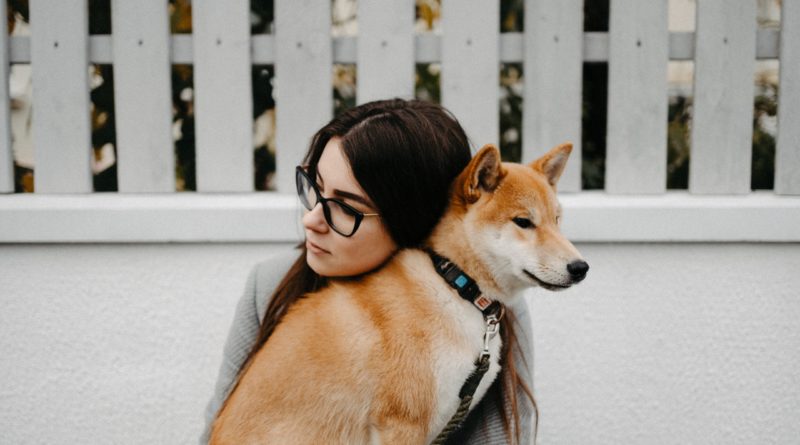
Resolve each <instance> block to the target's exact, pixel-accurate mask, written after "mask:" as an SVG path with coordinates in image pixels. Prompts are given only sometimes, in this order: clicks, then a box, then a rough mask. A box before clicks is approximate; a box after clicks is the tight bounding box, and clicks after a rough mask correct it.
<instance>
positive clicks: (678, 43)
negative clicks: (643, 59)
mask: <svg viewBox="0 0 800 445" xmlns="http://www.w3.org/2000/svg"><path fill="white" fill-rule="evenodd" d="M522 41H523V33H519V32H504V33H502V34H500V61H501V62H509V63H514V62H522V53H523V47H522ZM669 41H670V44H669V45H670V46H669V58H670V60H693V59H694V33H693V32H672V33H670V36H669ZM756 41H757V47H756V58H757V59H764V60H766V59H777V58H778V46H779V45H778V43H779V31H778V30H776V29H759V30H758V34H757V38H756ZM250 42H251V43H250V44H251V46H252V62H253V63H254V64H260V65H271V64H273V63H275V37H274V36H273V35H271V34H259V35H254V36H251V38H250ZM10 43H11V49H10V56H9V57H10V60H11V63H29V62H30V60H31V56H30V38H29V37H26V36H14V37H12V38H11V42H10ZM441 44H442V37H441V36H440V35H436V34H431V33H425V34H417V35H415V36H414V62H415V63H439V62H441V60H442V50H441ZM89 46H90V51H89V60H90V61H91V62H92V63H111V62H112V54H111V52H112V51H111V37H110V36H105V35H96V36H91V37H90V38H89ZM170 46H171V48H172V53H171V59H170V60H171V62H172V63H174V64H191V63H192V60H193V57H194V56H193V54H192V36H191V35H180V34H179V35H173V36H172V37H171V38H170ZM333 61H334V63H357V50H356V38H355V37H350V36H342V37H334V38H333ZM583 61H584V62H606V61H608V33H605V32H585V33H583Z"/></svg>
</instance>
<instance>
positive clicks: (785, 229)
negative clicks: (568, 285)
mask: <svg viewBox="0 0 800 445" xmlns="http://www.w3.org/2000/svg"><path fill="white" fill-rule="evenodd" d="M559 199H560V201H561V205H562V207H563V209H564V216H563V222H562V231H563V232H564V234H565V235H566V236H567V237H568V238H569V239H570V240H573V241H576V242H676V241H677V242H706V241H715V242H740V241H746V242H800V197H797V196H778V195H775V194H773V193H771V192H764V191H760V192H754V193H751V194H749V195H744V196H722V197H717V196H713V197H711V196H702V195H700V196H698V195H692V194H689V193H688V192H668V193H665V194H663V195H640V196H630V195H622V196H620V195H611V194H608V193H604V192H594V191H588V192H587V191H585V192H582V193H579V194H575V193H569V194H562V195H561V196H560V197H559ZM0 214H1V215H3V217H2V218H0V243H26V242H31V243H49V242H81V243H93V242H244V241H265V242H296V241H298V240H300V239H302V236H303V231H302V226H301V225H300V222H299V220H300V217H301V216H302V212H301V210H300V208H299V205H298V201H297V198H296V197H295V196H294V195H290V194H278V193H245V194H242V193H237V194H232V193H222V194H203V193H197V194H194V193H171V194H160V195H152V194H150V195H136V194H109V193H97V194H87V195H72V196H50V195H37V194H34V195H30V194H11V195H7V196H2V197H0ZM253 221H258V224H254V223H253Z"/></svg>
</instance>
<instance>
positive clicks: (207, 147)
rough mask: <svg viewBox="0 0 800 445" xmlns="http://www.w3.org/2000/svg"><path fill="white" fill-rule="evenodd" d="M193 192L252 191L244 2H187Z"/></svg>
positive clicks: (249, 79)
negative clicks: (192, 107)
mask: <svg viewBox="0 0 800 445" xmlns="http://www.w3.org/2000/svg"><path fill="white" fill-rule="evenodd" d="M192 30H193V34H194V47H193V48H194V86H195V88H194V91H195V93H194V104H195V140H196V145H195V157H196V159H195V163H196V166H197V167H196V174H197V190H198V191H203V192H220V191H231V192H248V191H252V190H253V182H254V181H253V137H252V136H253V99H252V75H251V65H250V2H249V1H247V0H235V1H233V0H232V1H226V2H218V1H214V0H198V1H194V2H192Z"/></svg>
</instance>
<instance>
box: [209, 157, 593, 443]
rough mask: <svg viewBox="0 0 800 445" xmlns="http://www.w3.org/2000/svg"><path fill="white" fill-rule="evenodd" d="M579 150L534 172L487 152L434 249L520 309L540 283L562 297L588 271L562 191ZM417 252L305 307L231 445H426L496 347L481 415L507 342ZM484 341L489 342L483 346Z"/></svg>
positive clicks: (257, 360) (276, 343)
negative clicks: (565, 224)
mask: <svg viewBox="0 0 800 445" xmlns="http://www.w3.org/2000/svg"><path fill="white" fill-rule="evenodd" d="M571 150H572V145H571V144H569V143H566V144H562V145H559V146H558V147H555V148H553V149H552V150H550V151H549V152H548V153H547V154H545V155H544V156H542V157H541V158H539V159H537V160H536V161H534V162H532V163H531V164H529V165H521V164H512V163H503V162H501V160H500V152H499V151H498V149H497V148H496V147H494V146H492V145H486V146H484V147H483V148H482V149H481V150H480V151H479V152H478V153H477V154H476V155H475V156H474V157H473V159H472V160H471V162H470V163H469V165H468V166H467V167H466V168H465V169H464V171H463V172H462V173H461V174H460V175H459V176H458V177H457V178H456V179H455V181H454V182H453V185H452V186H451V191H450V197H449V203H448V207H447V210H446V211H445V214H444V215H443V217H442V219H441V220H440V221H439V223H438V224H437V226H436V227H435V228H434V230H433V232H432V234H431V236H430V237H429V238H428V240H427V242H426V247H427V248H428V249H429V251H432V252H435V253H436V254H438V255H441V256H442V257H444V258H446V259H447V260H449V261H448V264H454V265H457V266H458V267H459V268H460V270H461V271H463V272H464V273H465V274H466V275H468V276H469V277H470V278H471V279H473V280H474V283H475V284H476V285H477V287H479V288H480V291H481V298H484V299H485V300H483V301H484V302H485V301H487V300H488V301H496V302H499V303H503V304H509V303H511V302H512V301H513V299H514V298H517V296H518V295H519V293H520V291H522V290H523V289H525V288H530V287H537V286H538V287H543V288H545V289H548V290H560V289H565V288H568V287H570V286H571V285H573V284H575V283H577V282H579V281H581V280H582V279H583V278H584V277H585V276H586V272H587V270H588V264H587V263H586V262H585V261H584V260H583V258H582V257H581V255H580V254H579V253H578V251H577V250H576V249H575V247H574V246H573V245H572V244H571V243H570V242H569V241H568V240H567V239H566V238H564V236H563V235H561V233H560V231H559V222H560V217H561V207H560V205H559V204H558V201H557V199H556V183H557V181H558V179H559V177H560V176H561V173H562V172H563V170H564V166H565V164H566V162H567V159H568V157H569V154H570V152H571ZM433 264H434V263H432V256H431V254H430V253H429V252H428V251H426V250H423V249H404V250H401V251H399V252H398V253H396V254H395V255H394V256H393V257H392V258H391V259H390V260H388V261H387V262H386V263H385V264H384V265H383V266H381V267H380V268H379V269H378V270H376V271H374V272H372V273H369V274H366V275H364V276H362V277H359V278H356V279H348V280H331V281H330V283H329V285H328V286H326V287H325V288H323V289H321V290H319V291H317V292H314V293H312V294H309V295H307V296H305V297H304V298H301V299H299V300H298V301H297V302H296V303H294V304H293V305H292V307H291V308H290V309H289V310H288V312H287V313H286V315H285V316H284V318H283V319H282V320H281V322H280V323H279V324H278V326H277V327H276V328H275V331H274V332H273V333H272V335H271V337H270V338H269V340H268V341H267V342H266V343H265V344H264V345H263V347H262V348H261V349H260V350H259V351H258V352H257V353H256V355H255V356H254V358H253V360H252V362H251V363H250V365H249V366H248V367H247V368H246V369H245V371H244V372H243V374H242V375H241V377H240V379H239V381H238V384H237V385H236V387H235V388H234V390H233V392H232V393H231V394H230V396H229V397H228V399H227V400H226V402H225V404H224V405H223V407H222V408H221V410H220V412H219V414H218V416H217V418H216V420H215V421H214V423H213V425H212V430H211V440H210V444H212V445H222V444H240V445H241V444H254V443H271V444H320V443H327V444H375V443H382V444H426V443H430V442H431V441H432V440H434V438H436V436H437V435H438V434H439V432H440V431H441V430H442V429H443V428H444V427H445V425H446V424H447V423H448V420H450V418H451V417H452V416H453V414H454V413H455V412H456V410H457V409H458V407H459V403H460V400H459V389H460V388H461V386H462V384H463V383H464V382H465V380H466V379H467V378H468V377H469V376H470V374H471V373H472V372H473V370H474V368H475V362H476V357H477V356H479V355H480V354H481V352H482V351H483V350H488V353H489V357H490V359H489V366H488V371H486V374H485V375H484V376H483V378H482V379H481V380H480V383H479V384H478V386H477V389H476V390H475V394H474V399H473V400H472V402H471V404H470V405H469V409H472V407H474V405H475V404H477V402H478V401H479V400H481V398H482V397H483V395H484V394H485V393H486V391H487V389H488V388H489V386H490V385H491V384H492V382H493V381H494V380H495V377H496V376H497V375H498V373H499V372H500V365H499V363H498V361H499V357H500V350H501V338H500V336H493V337H490V336H487V334H486V331H487V324H486V320H485V318H484V316H483V314H482V312H481V310H479V309H478V308H476V304H477V303H476V304H473V303H471V302H469V301H467V300H465V299H463V298H461V297H460V296H459V293H458V291H457V289H456V287H455V286H453V285H452V284H451V283H448V282H447V281H446V280H445V279H443V277H442V276H440V274H439V273H437V271H436V269H435V267H434V265H433ZM484 343H485V344H484Z"/></svg>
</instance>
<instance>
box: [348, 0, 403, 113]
mask: <svg viewBox="0 0 800 445" xmlns="http://www.w3.org/2000/svg"><path fill="white" fill-rule="evenodd" d="M357 70H358V89H357V90H356V98H357V99H358V103H365V102H369V101H372V100H376V99H385V98H390V97H404V98H412V97H414V3H413V2H410V1H408V0H391V1H385V2H374V1H360V2H358V65H357Z"/></svg>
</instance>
